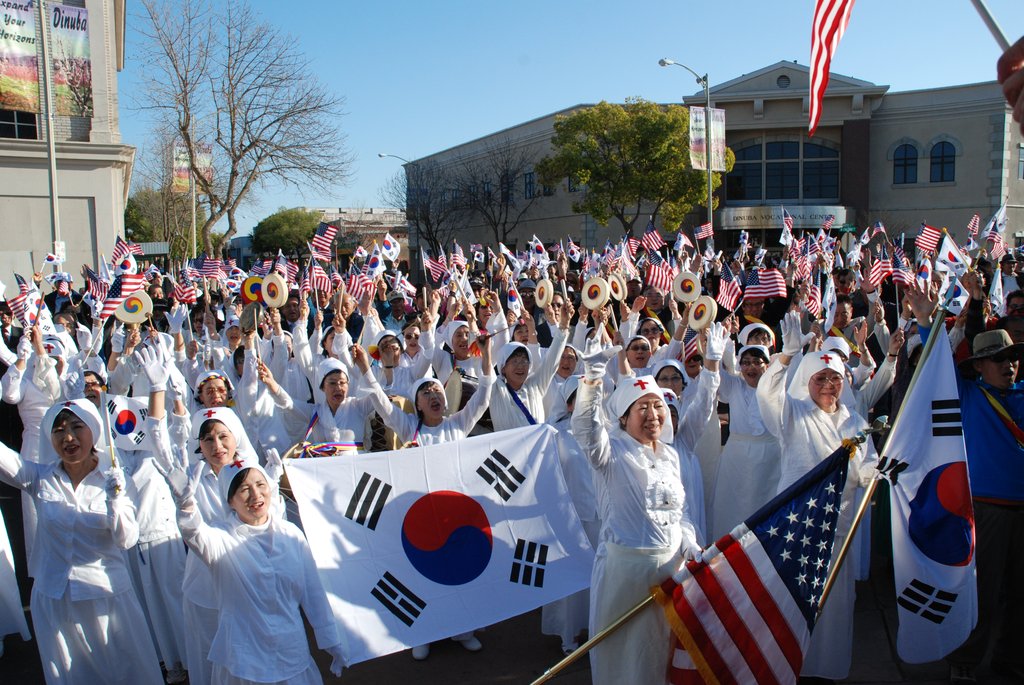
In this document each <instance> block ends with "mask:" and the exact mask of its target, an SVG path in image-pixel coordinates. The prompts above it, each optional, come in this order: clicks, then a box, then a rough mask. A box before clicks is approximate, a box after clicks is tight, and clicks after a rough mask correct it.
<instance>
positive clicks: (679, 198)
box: [537, 98, 736, 235]
mask: <svg viewBox="0 0 1024 685" xmlns="http://www.w3.org/2000/svg"><path fill="white" fill-rule="evenodd" d="M554 129H555V135H554V136H553V137H552V138H551V144H552V147H553V154H551V155H549V156H547V157H545V158H544V159H542V160H541V161H540V162H539V163H538V164H537V174H538V176H539V177H540V180H541V182H542V183H544V184H546V185H558V184H560V183H564V182H565V181H566V179H572V181H573V182H576V183H579V184H581V185H585V186H586V189H585V192H584V193H583V194H582V196H581V198H580V199H579V200H577V201H576V202H573V205H572V208H573V211H575V212H580V213H586V214H590V215H591V216H592V217H594V220H595V221H597V222H598V223H599V224H601V225H602V226H606V225H608V221H609V220H610V219H611V218H612V217H614V218H616V219H618V220H619V222H620V223H621V224H622V228H623V230H625V231H626V233H628V234H630V235H632V234H633V226H634V224H635V222H636V220H637V217H639V216H647V215H651V216H654V217H657V216H658V214H659V213H660V214H662V215H663V216H664V219H665V224H666V225H678V224H679V223H680V222H682V220H683V218H684V217H685V216H686V214H687V213H688V212H689V211H690V210H691V209H693V207H694V206H699V205H703V204H704V203H706V202H707V176H706V175H705V172H703V171H695V170H694V169H693V167H692V166H691V165H690V114H689V110H688V109H687V108H686V107H683V106H681V105H668V106H662V105H658V104H656V103H653V102H648V101H646V100H643V99H640V98H629V99H627V100H626V103H625V104H624V105H613V104H609V103H607V102H600V103H599V104H597V105H595V106H593V107H587V108H586V109H580V110H577V111H575V112H573V113H572V114H569V115H566V116H561V117H558V119H557V120H556V121H555V124H554ZM735 159H736V157H735V155H734V154H733V153H732V151H731V150H728V149H727V150H726V168H727V169H730V170H731V169H732V165H733V162H734V161H735ZM713 182H714V185H715V186H716V187H717V186H719V185H721V182H722V178H721V174H714V175H713Z"/></svg>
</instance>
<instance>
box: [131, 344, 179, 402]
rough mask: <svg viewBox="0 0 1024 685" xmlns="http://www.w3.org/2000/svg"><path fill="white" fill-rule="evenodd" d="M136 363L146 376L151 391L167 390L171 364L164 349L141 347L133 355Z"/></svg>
mask: <svg viewBox="0 0 1024 685" xmlns="http://www.w3.org/2000/svg"><path fill="white" fill-rule="evenodd" d="M133 357H134V358H135V363H136V364H138V365H139V368H140V369H142V373H144V374H146V380H147V381H149V391H150V392H159V391H160V390H166V389H167V378H168V377H169V376H170V375H171V369H170V367H169V366H168V364H169V362H168V361H167V360H166V359H165V358H164V353H163V347H139V348H138V350H136V351H135V354H134V355H133Z"/></svg>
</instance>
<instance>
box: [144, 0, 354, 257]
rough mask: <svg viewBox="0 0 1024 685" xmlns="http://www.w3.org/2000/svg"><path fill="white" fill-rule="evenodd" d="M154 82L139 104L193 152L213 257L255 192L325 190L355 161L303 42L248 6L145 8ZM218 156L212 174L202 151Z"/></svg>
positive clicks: (178, 1) (336, 108) (195, 2)
mask: <svg viewBox="0 0 1024 685" xmlns="http://www.w3.org/2000/svg"><path fill="white" fill-rule="evenodd" d="M142 4H143V7H145V9H146V18H147V19H148V22H147V27H146V29H144V33H145V34H146V39H147V40H146V41H144V44H145V45H147V46H148V55H147V57H148V59H149V62H150V64H152V68H151V69H150V70H149V72H148V73H149V82H148V84H147V87H146V94H145V95H144V96H143V99H142V102H141V105H142V107H143V108H145V109H149V110H152V111H155V112H157V113H159V115H160V117H161V119H162V120H163V121H162V123H164V124H165V125H168V126H169V127H170V128H171V129H172V130H173V131H174V132H175V134H176V135H177V137H178V138H179V139H180V144H181V145H183V146H184V147H185V148H186V149H187V150H188V155H189V160H190V166H191V172H192V176H193V178H194V179H195V183H196V189H197V192H198V193H199V194H201V195H202V196H203V204H204V205H205V207H206V210H207V218H206V221H204V222H203V225H202V226H201V228H200V235H201V236H202V242H203V245H204V247H205V248H206V251H207V253H208V254H211V255H213V254H215V253H216V252H217V251H219V248H218V246H217V245H215V240H214V238H215V236H213V235H212V229H213V226H214V224H216V223H217V222H218V221H220V220H221V219H222V218H225V217H226V218H227V221H228V228H227V231H226V232H225V233H224V234H223V240H222V241H221V242H222V243H223V242H226V240H228V239H230V238H231V236H233V235H234V234H235V233H236V232H237V230H238V226H237V224H236V223H235V213H236V211H237V210H238V209H239V207H240V206H241V205H242V203H244V202H245V201H246V199H247V198H248V197H249V195H250V192H251V191H252V190H253V188H254V187H260V186H262V185H264V184H267V183H271V182H274V183H284V184H287V185H292V186H294V187H295V188H297V189H298V190H299V191H300V192H305V191H307V190H309V189H314V190H317V191H320V192H328V191H329V189H330V188H332V187H333V186H335V185H337V184H340V183H342V182H344V181H345V180H346V178H347V177H348V173H349V168H350V166H351V161H352V158H351V155H350V154H349V153H348V152H347V151H346V150H345V149H344V147H343V143H344V136H343V135H342V133H341V131H340V129H339V127H338V118H339V117H340V115H341V106H342V104H343V101H342V99H341V98H339V97H337V96H335V95H333V94H332V93H330V92H329V91H328V90H327V89H326V88H325V87H324V86H323V85H322V84H321V83H320V82H319V81H318V80H317V79H316V77H315V76H313V74H312V68H311V65H310V62H309V60H308V59H307V58H306V57H305V56H304V55H303V54H302V53H301V52H300V51H299V50H298V48H297V41H296V40H295V39H294V38H293V37H291V36H288V35H285V34H283V33H281V31H279V30H278V29H277V28H276V27H275V26H274V25H272V24H270V23H268V22H265V21H263V20H262V19H261V18H260V17H259V16H258V15H257V14H256V13H255V12H254V11H253V10H252V9H251V8H250V7H249V6H248V5H247V4H246V3H245V2H244V1H243V0H227V1H226V2H223V3H219V2H218V3H214V4H211V0H175V1H172V0H143V3H142ZM203 144H207V145H210V146H211V147H212V150H213V155H212V157H213V160H212V161H213V173H212V175H209V176H207V173H208V170H207V169H205V168H203V165H202V155H201V154H199V153H200V152H201V146H202V145H203Z"/></svg>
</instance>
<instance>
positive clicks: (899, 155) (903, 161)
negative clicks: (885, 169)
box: [892, 143, 917, 185]
mask: <svg viewBox="0 0 1024 685" xmlns="http://www.w3.org/2000/svg"><path fill="white" fill-rule="evenodd" d="M892 182H893V185H904V184H908V183H917V148H916V147H914V146H913V145H910V144H909V143H904V144H903V145H900V146H899V147H898V148H896V152H894V153H893V155H892Z"/></svg>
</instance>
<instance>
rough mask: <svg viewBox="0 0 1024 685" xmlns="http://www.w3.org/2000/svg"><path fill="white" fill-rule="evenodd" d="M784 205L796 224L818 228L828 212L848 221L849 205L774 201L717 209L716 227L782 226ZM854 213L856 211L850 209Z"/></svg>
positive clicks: (837, 220)
mask: <svg viewBox="0 0 1024 685" xmlns="http://www.w3.org/2000/svg"><path fill="white" fill-rule="evenodd" d="M783 208H785V210H786V211H787V212H789V213H790V215H791V216H792V217H793V228H794V229H800V228H814V229H817V228H819V227H820V226H821V223H822V222H823V221H824V220H825V217H827V216H828V215H829V214H831V215H832V216H834V217H835V218H836V220H835V224H836V225H837V226H841V225H843V224H846V223H849V222H848V221H847V214H848V212H849V210H848V208H846V207H843V206H842V205H773V206H764V205H759V206H756V207H723V208H722V209H721V210H719V211H718V212H717V214H718V217H717V221H716V222H715V224H716V225H715V228H723V229H737V230H738V229H744V230H749V229H751V228H768V229H771V228H782V210H783ZM849 216H850V217H852V216H853V212H849Z"/></svg>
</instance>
